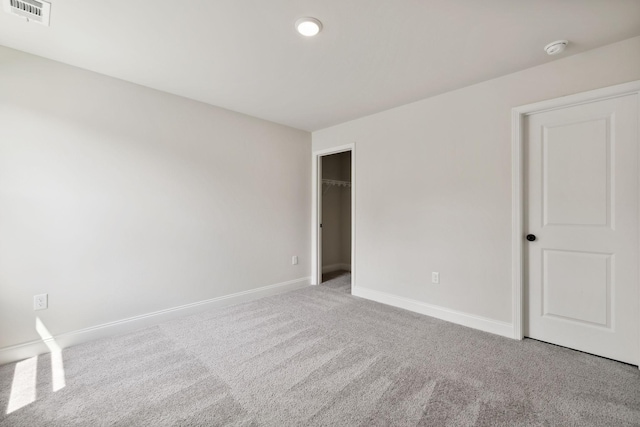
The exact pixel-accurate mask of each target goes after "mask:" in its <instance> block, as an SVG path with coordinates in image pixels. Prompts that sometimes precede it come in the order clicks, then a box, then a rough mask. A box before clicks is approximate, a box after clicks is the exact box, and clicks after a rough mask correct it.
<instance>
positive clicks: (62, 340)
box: [0, 277, 311, 365]
mask: <svg viewBox="0 0 640 427" xmlns="http://www.w3.org/2000/svg"><path fill="white" fill-rule="evenodd" d="M310 280H311V278H310V277H301V278H299V279H294V280H289V281H286V282H281V283H276V284H273V285H267V286H262V287H260V288H256V289H251V290H248V291H242V292H236V293H233V294H229V295H223V296H220V297H216V298H210V299H206V300H203V301H197V302H194V303H190V304H184V305H181V306H177V307H171V308H167V309H164V310H159V311H155V312H152V313H146V314H141V315H138V316H133V317H129V318H126V319H121V320H116V321H114V322H109V323H103V324H101V325H96V326H91V327H88V328H83V329H78V330H75V331H70V332H65V333H62V334H59V335H56V336H54V337H53V338H50V339H47V340H34V341H30V342H26V343H22V344H17V345H13V346H9V347H5V348H0V365H4V364H7V363H12V362H17V361H20V360H23V359H26V358H30V357H34V356H38V355H40V354H45V353H49V352H50V351H49V346H48V345H47V344H50V343H51V342H55V344H57V345H58V346H59V347H60V348H61V349H64V348H67V347H70V346H73V345H78V344H82V343H85V342H88V341H93V340H96V339H100V338H106V337H110V336H113V335H117V334H126V333H129V332H133V331H135V330H138V329H142V328H145V327H150V326H156V325H159V324H160V323H163V322H167V321H169V320H172V319H176V318H178V317H183V316H188V315H192V314H197V313H200V312H203V311H206V310H211V309H214V308H223V307H228V306H231V305H235V304H240V303H243V302H248V301H252V300H255V299H258V298H263V297H267V296H271V295H276V294H279V293H283V292H288V291H293V290H296V289H302V288H305V287H307V286H309V284H310Z"/></svg>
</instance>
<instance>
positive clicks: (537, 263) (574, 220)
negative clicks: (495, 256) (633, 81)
mask: <svg viewBox="0 0 640 427" xmlns="http://www.w3.org/2000/svg"><path fill="white" fill-rule="evenodd" d="M637 126H638V105H637V97H636V96H632V95H629V96H623V97H619V98H613V99H607V100H601V101H595V102H590V103H587V104H582V105H577V106H571V107H566V108H561V109H557V110H552V111H546V112H542V113H537V114H532V115H529V116H528V117H527V118H526V120H525V136H526V145H525V154H526V166H525V167H526V171H525V174H526V184H525V188H526V208H525V227H526V230H527V233H531V234H534V235H536V236H537V239H536V240H535V241H532V242H527V243H526V245H525V260H526V278H527V293H526V296H527V303H526V304H525V307H527V310H526V314H525V334H526V335H527V336H529V337H531V338H536V339H539V340H542V341H547V342H551V343H554V344H558V345H562V346H566V347H570V348H574V349H577V350H582V351H586V352H589V353H593V354H597V355H601V356H605V357H609V358H612V359H616V360H621V361H623V362H628V363H633V364H638V361H639V360H638V358H639V355H640V315H639V311H640V291H639V285H638V278H639V277H638V276H639V275H638V268H639V260H638V256H639V252H638V233H639V229H638V222H639V212H638V191H639V188H638V147H637V145H638V134H637V132H638V130H637Z"/></svg>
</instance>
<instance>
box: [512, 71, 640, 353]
mask: <svg viewBox="0 0 640 427" xmlns="http://www.w3.org/2000/svg"><path fill="white" fill-rule="evenodd" d="M627 95H636V96H637V97H638V102H639V104H640V80H636V81H633V82H629V83H623V84H619V85H615V86H609V87H605V88H602V89H596V90H590V91H587V92H582V93H578V94H575V95H569V96H563V97H561V98H555V99H550V100H547V101H541V102H536V103H534V104H528V105H523V106H520V107H516V108H513V109H512V110H511V131H512V135H511V160H512V164H511V183H512V192H511V194H512V196H511V200H512V210H511V211H512V233H511V236H512V240H511V248H512V270H511V271H512V275H513V277H512V307H513V308H512V319H513V338H515V339H517V340H522V339H523V338H524V317H523V316H524V313H525V311H524V304H525V297H526V295H525V285H526V283H525V277H524V265H525V264H524V258H523V256H524V235H525V233H526V230H524V210H525V206H524V203H525V191H524V184H525V182H524V180H525V176H524V161H525V158H524V152H525V151H524V148H525V147H524V144H525V136H524V129H523V127H524V120H525V118H526V116H528V115H531V114H535V113H541V112H544V111H551V110H557V109H560V108H566V107H570V106H575V105H580V104H587V103H590V102H594V101H600V100H605V99H610V98H618V97H621V96H627ZM639 110H640V109H639ZM638 124H639V125H640V113H639V115H638ZM637 137H638V144H639V145H640V130H639V131H638V135H637ZM638 151H639V153H640V150H638ZM638 167H639V171H640V161H639V163H638ZM638 180H639V181H640V173H639V176H638ZM639 188H640V186H639ZM638 197H639V198H640V194H639V195H638ZM638 221H639V222H640V215H639V217H638ZM639 261H640V260H639ZM639 265H640V263H639ZM639 286H640V285H639ZM639 303H640V301H639ZM639 329H640V328H639ZM639 359H640V357H639Z"/></svg>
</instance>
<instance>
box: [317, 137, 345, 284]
mask: <svg viewBox="0 0 640 427" xmlns="http://www.w3.org/2000/svg"><path fill="white" fill-rule="evenodd" d="M313 160H314V162H313V167H314V173H313V178H314V186H313V188H314V198H313V199H314V200H313V201H314V206H313V233H312V241H313V244H312V284H314V285H322V286H327V287H328V288H331V289H333V290H336V291H340V292H344V293H349V294H351V293H352V288H353V287H354V286H355V277H354V276H355V275H354V270H355V268H354V266H355V259H354V256H355V250H354V240H355V239H354V237H355V221H354V217H355V209H354V207H355V206H354V202H355V182H354V179H353V178H354V165H355V152H354V146H353V144H350V145H348V146H343V147H338V148H335V149H331V150H324V151H320V152H315V153H314V155H313Z"/></svg>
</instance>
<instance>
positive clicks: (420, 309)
mask: <svg viewBox="0 0 640 427" xmlns="http://www.w3.org/2000/svg"><path fill="white" fill-rule="evenodd" d="M351 294H352V295H355V296H357V297H361V298H365V299H369V300H372V301H376V302H381V303H383V304H387V305H392V306H394V307H399V308H404V309H405V310H409V311H414V312H416V313H420V314H426V315H427V316H431V317H435V318H437V319H441V320H446V321H447V322H451V323H457V324H458V325H463V326H467V327H469V328H474V329H479V330H481V331H484V332H490V333H492V334H496V335H501V336H503V337H507V338H513V325H512V324H511V323H506V322H501V321H498V320H493V319H488V318H486V317H481V316H476V315H474V314H468V313H463V312H461V311H456V310H451V309H449V308H445V307H439V306H437V305H431V304H427V303H424V302H422V301H417V300H413V299H409V298H404V297H399V296H396V295H392V294H388V293H386V292H380V291H374V290H372V289H365V288H361V287H355V288H352V289H351Z"/></svg>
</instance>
